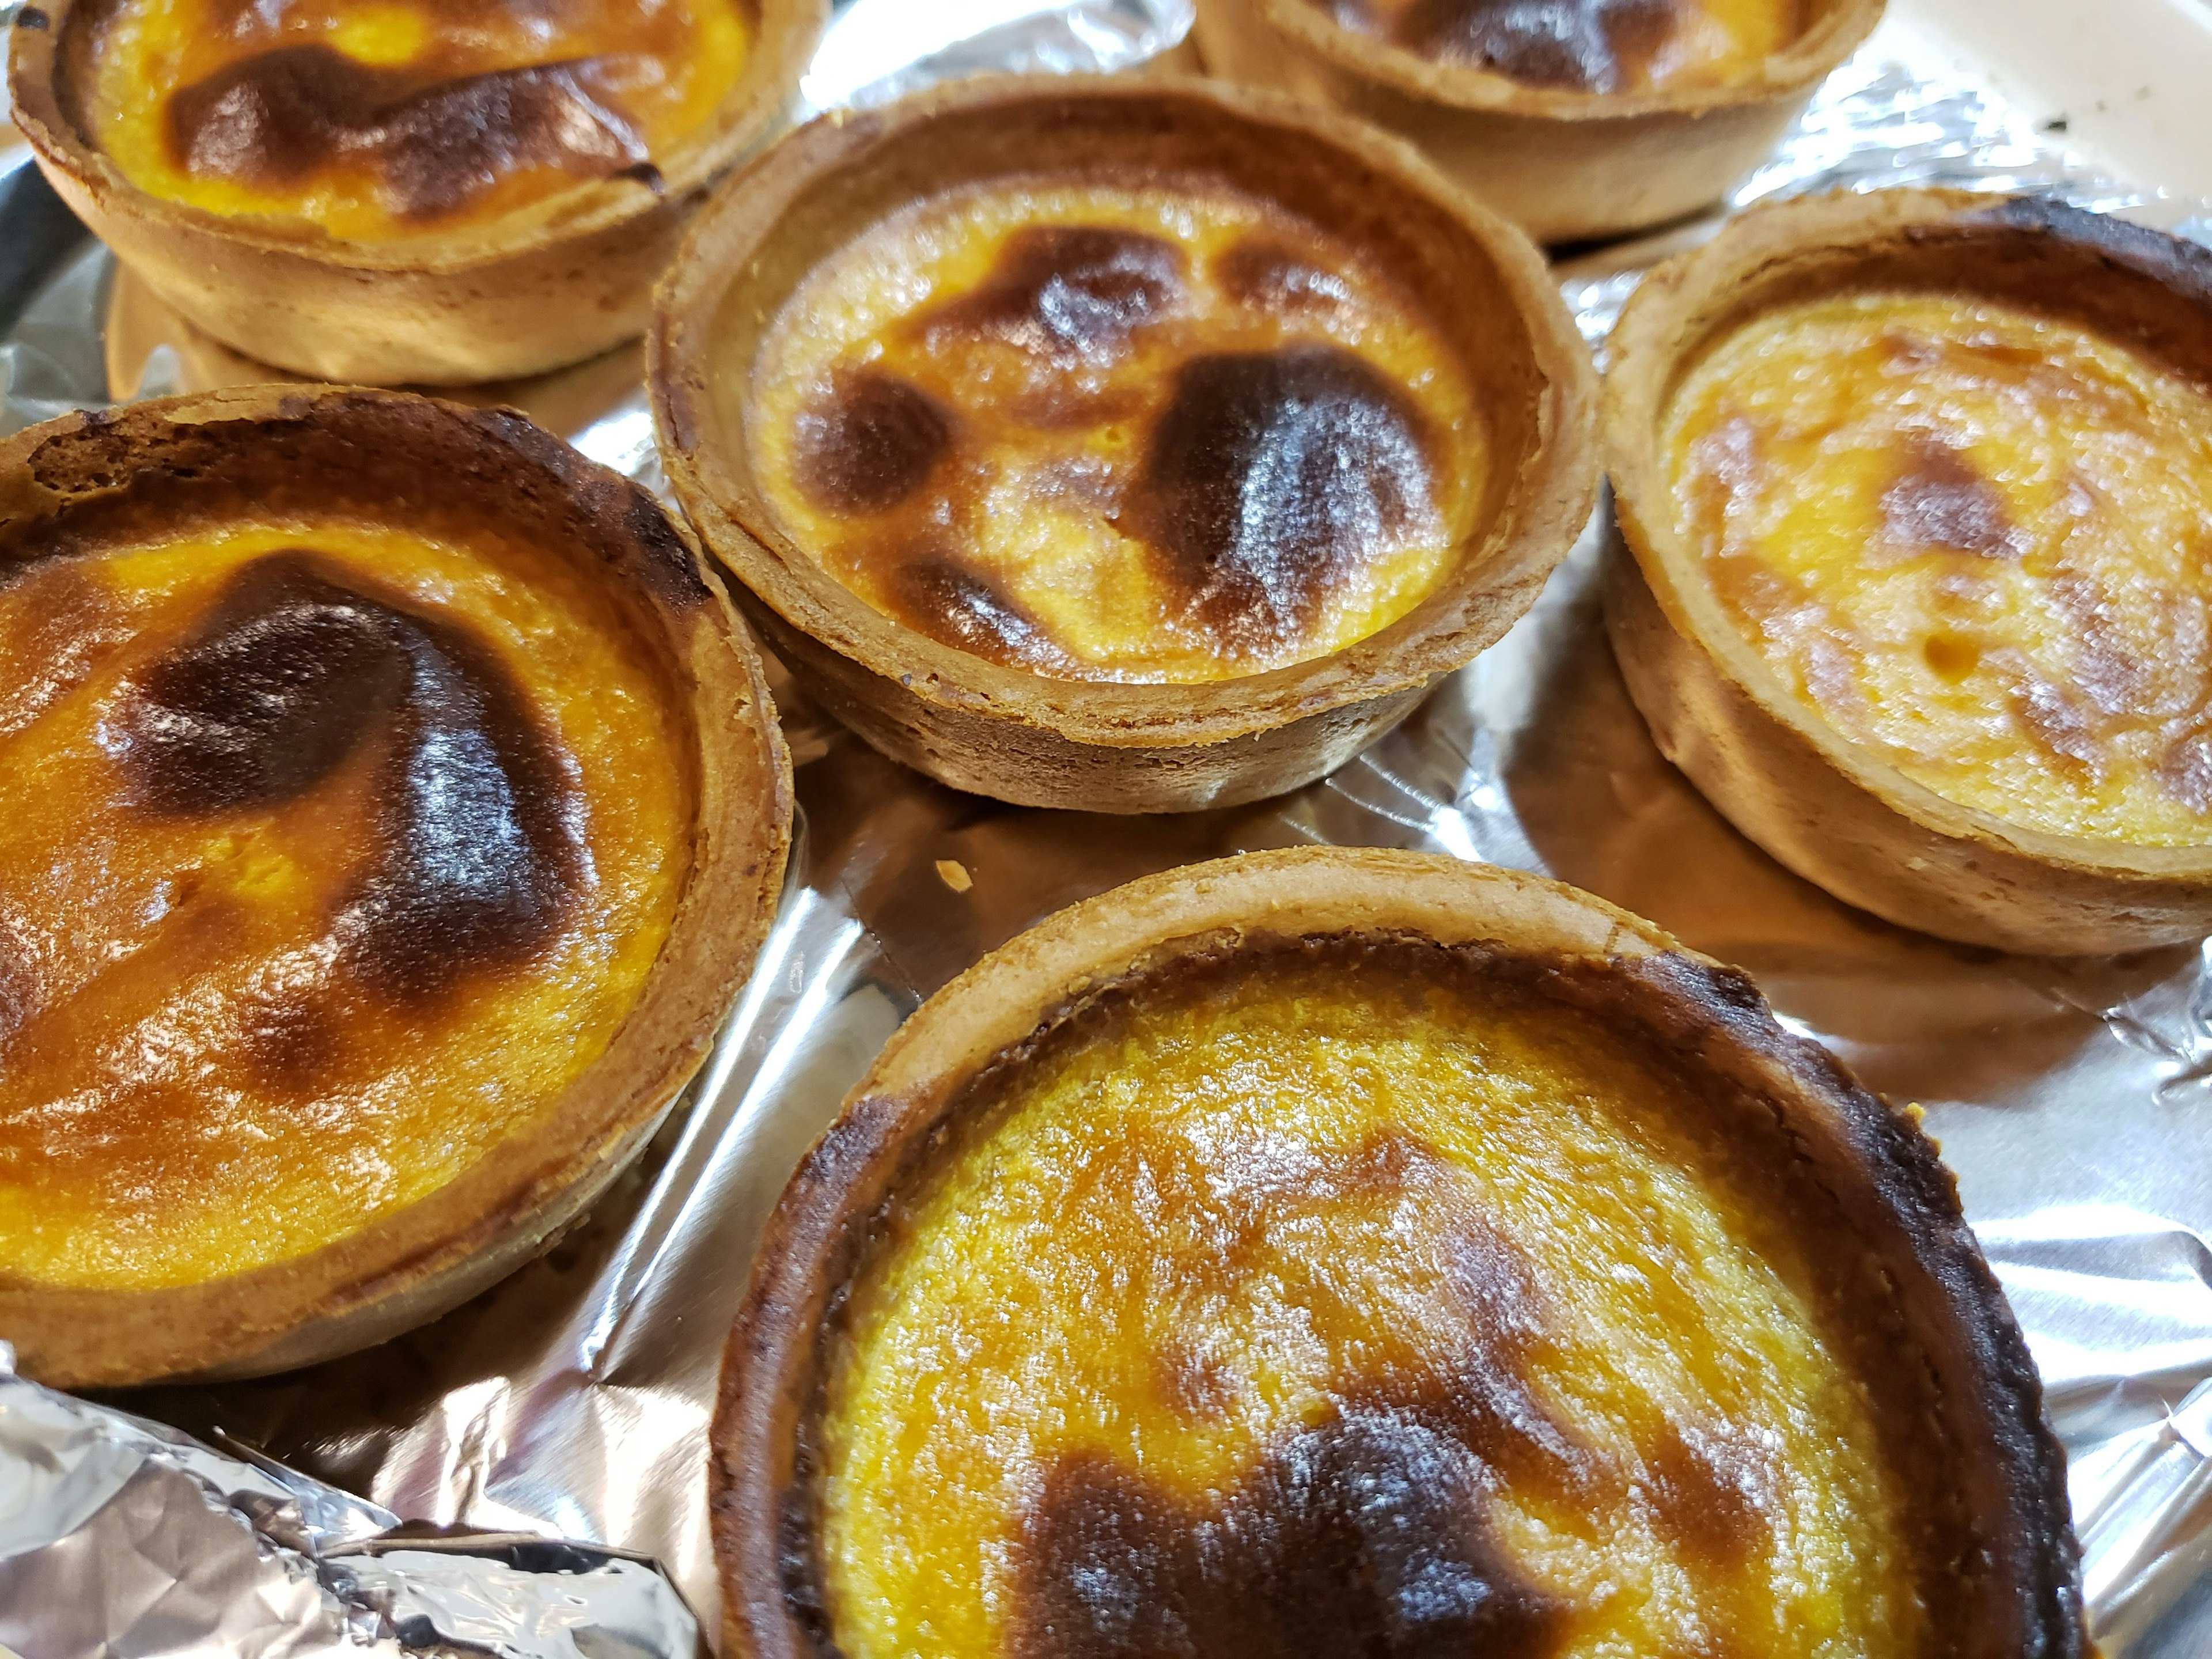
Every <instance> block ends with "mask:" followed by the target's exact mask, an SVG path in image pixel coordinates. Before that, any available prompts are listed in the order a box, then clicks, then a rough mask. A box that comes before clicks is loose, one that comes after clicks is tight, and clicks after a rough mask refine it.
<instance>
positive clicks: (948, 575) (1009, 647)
mask: <svg viewBox="0 0 2212 1659" xmlns="http://www.w3.org/2000/svg"><path fill="white" fill-rule="evenodd" d="M892 597H893V599H894V601H895V603H896V605H897V606H898V615H899V617H900V618H901V620H902V621H903V622H905V623H907V624H908V626H909V627H912V628H915V629H919V630H920V631H921V632H922V633H924V634H927V635H929V636H930V638H932V639H933V640H937V641H940V642H942V643H944V644H945V645H949V646H951V647H953V648H954V649H956V650H959V651H965V652H968V653H969V654H970V655H973V656H978V657H982V658H984V659H987V660H988V661H991V662H998V663H1005V664H1006V665H1008V666H1009V667H1019V668H1030V669H1035V670H1037V671H1041V672H1044V673H1052V672H1055V671H1057V672H1062V673H1064V672H1066V670H1067V668H1068V667H1069V666H1070V665H1069V663H1068V659H1067V653H1066V652H1064V651H1062V650H1061V649H1060V647H1059V646H1057V645H1055V644H1054V642H1053V640H1052V636H1051V635H1048V634H1047V633H1046V632H1045V631H1044V629H1042V628H1041V627H1039V626H1038V625H1037V622H1036V618H1035V617H1031V616H1030V615H1029V613H1028V612H1026V611H1024V610H1023V609H1022V608H1021V606H1020V605H1017V604H1015V603H1014V602H1013V600H1012V599H1008V598H1007V597H1006V595H1005V594H1004V593H1001V592H1000V591H999V590H998V589H997V588H996V587H994V586H992V585H991V583H990V582H989V581H988V580H987V579H986V578H984V577H982V576H981V575H979V574H976V573H975V571H973V570H969V569H966V568H963V567H962V566H961V565H960V564H959V563H958V562H956V561H955V560H952V559H950V558H946V557H944V556H939V555H933V554H923V555H922V556H920V557H918V558H916V559H915V560H913V561H912V562H909V563H908V564H907V565H905V566H903V567H902V568H901V569H900V571H899V573H898V574H897V575H896V577H895V578H894V579H893V581H892Z"/></svg>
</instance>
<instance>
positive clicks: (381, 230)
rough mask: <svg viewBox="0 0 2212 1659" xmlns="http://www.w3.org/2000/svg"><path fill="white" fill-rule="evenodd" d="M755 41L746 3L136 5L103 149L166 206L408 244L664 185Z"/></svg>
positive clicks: (104, 34)
mask: <svg viewBox="0 0 2212 1659" xmlns="http://www.w3.org/2000/svg"><path fill="white" fill-rule="evenodd" d="M751 35H752V25H751V23H750V14H749V13H748V12H747V11H746V10H745V9H744V8H743V6H742V4H741V0H122V3H120V4H119V5H118V7H117V9H116V11H115V14H114V15H112V17H110V18H109V19H108V20H107V21H105V22H104V23H103V24H102V25H101V27H100V35H99V37H98V43H97V48H96V52H95V57H94V75H93V85H92V88H91V89H90V94H89V98H88V104H89V109H88V118H89V125H90V136H91V137H92V138H93V139H94V142H95V143H97V145H98V146H99V148H100V149H102V150H103V151H105V152H106V155H108V156H109V157H110V158H111V159H112V161H114V163H115V165H116V167H118V168H119V169H120V170H121V172H122V173H123V175H124V177H125V178H126V179H129V180H130V181H131V183H132V184H134V185H137V187H138V188H139V189H141V190H143V191H147V192H148V193H149V194H150V195H154V196H158V197H164V198H166V199H167V200H170V201H173V202H179V203H183V204H186V205H188V206H191V207H195V208H198V209H202V210H205V211H207V212H210V213H214V214H219V215H222V216H225V217H230V218H245V217H257V218H261V219H265V220H270V221H273V222H279V223H283V224H289V225H291V226H295V227H301V228H306V229H307V231H309V232H310V233H311V234H312V233H315V232H319V233H321V234H327V235H329V236H331V237H334V238H337V239H339V240H346V241H355V242H370V243H374V242H388V241H395V240H404V239H405V238H408V237H411V236H418V235H422V234H428V233H433V232H451V231H453V230H455V229H458V228H467V227H471V226H477V225H483V224H489V223H490V222H492V221H495V220H498V219H502V218H505V217H507V216H509V215H513V214H517V213H520V212H523V211H525V210H532V209H535V208H538V207H540V206H541V205H543V206H544V207H545V208H546V209H547V210H549V211H550V210H551V208H552V206H553V205H554V204H553V199H552V198H555V197H559V196H560V195H562V193H563V192H565V191H569V190H571V189H573V188H574V186H575V185H578V184H580V183H582V182H585V181H586V180H589V179H600V178H605V177H607V176H609V175H611V174H614V173H624V172H631V173H636V174H637V175H638V176H641V177H649V176H650V171H649V170H650V168H651V167H652V165H653V162H654V161H656V160H658V159H659V158H660V157H662V156H664V155H666V154H667V153H668V151H669V150H670V149H671V148H672V147H673V146H675V145H677V144H678V143H682V142H683V141H684V140H685V139H686V138H688V137H690V136H691V135H692V134H693V133H695V132H696V131H699V130H700V129H701V128H702V126H703V125H705V124H706V123H707V122H708V119H709V118H711V117H712V115H713V114H714V109H715V107H716V106H717V105H719V104H720V102H721V100H723V99H724V98H725V97H726V96H727V95H728V94H729V92H730V90H731V88H733V87H734V86H735V85H736V84H737V81H738V74H739V71H740V70H742V68H743V67H744V62H745V56H746V52H747V51H748V49H749V46H750V40H751Z"/></svg>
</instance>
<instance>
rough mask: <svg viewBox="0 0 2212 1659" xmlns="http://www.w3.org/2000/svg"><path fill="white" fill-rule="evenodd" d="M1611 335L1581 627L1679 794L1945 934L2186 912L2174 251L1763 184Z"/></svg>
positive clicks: (2204, 448)
mask: <svg viewBox="0 0 2212 1659" xmlns="http://www.w3.org/2000/svg"><path fill="white" fill-rule="evenodd" d="M1614 352H1615V356H1614V360H1613V362H1614V367H1613V370H1612V373H1611V374H1610V376H1609V377H1608V381H1607V392H1606V431H1607V447H1608V453H1609V459H1610V461H1611V464H1612V470H1613V488H1614V491H1615V497H1616V501H1617V505H1618V508H1619V513H1620V526H1621V531H1622V533H1623V535H1624V537H1625V538H1626V542H1627V544H1628V546H1629V549H1630V550H1632V553H1633V555H1634V558H1633V561H1632V562H1630V561H1627V560H1623V561H1620V562H1617V564H1616V566H1615V568H1614V569H1613V574H1612V579H1611V582H1610V592H1609V594H1608V607H1609V612H1610V616H1611V619H1612V631H1613V643H1614V648H1615V650H1616V652H1617V653H1618V654H1619V656H1620V662H1621V667H1622V670H1623V671H1624V672H1625V673H1626V676H1627V678H1628V683H1629V687H1630V690H1632V692H1633V693H1634V695H1635V697H1636V700H1637V702H1638V704H1639V706H1640V707H1641V708H1643V710H1644V715H1645V717H1646V719H1647V720H1649V721H1650V725H1651V727H1652V731H1653V732H1654V734H1655V735H1656V737H1657V738H1658V741H1659V745H1660V747H1661V748H1662V750H1665V751H1666V753H1667V755H1668V757H1669V758H1670V759H1672V760H1674V762H1675V763H1676V764H1677V765H1679V766H1680V767H1681V768H1682V769H1683V770H1684V771H1685V772H1686V773H1687V774H1688V775H1689V776H1690V778H1691V780H1692V781H1693V782H1694V783H1696V784H1697V785H1698V786H1699V788H1701V789H1702V790H1703V791H1704V792H1705V794H1706V795H1707V796H1708V797H1710V798H1711V800H1712V801H1713V803H1714V805H1717V806H1718V807H1719V808H1720V810H1721V811H1723V813H1725V814H1726V815H1727V816H1728V817H1729V818H1730V819H1731V820H1733V821H1734V822H1735V824H1736V826H1737V827H1738V828H1739V829H1741V830H1742V831H1743V832H1744V833H1745V834H1746V835H1747V836H1750V837H1751V838H1752V839H1753V841H1755V842H1758V843H1759V845H1760V846H1762V847H1764V848H1765V849H1766V850H1767V851H1768V852H1769V853H1771V854H1773V855H1774V856H1775V857H1776V858H1778V859H1779V860H1781V861H1782V862H1783V863H1784V864H1786V865H1788V866H1790V868H1791V869H1793V870H1795V871H1796V872H1798V873H1799V874H1800V875H1802V876H1805V877H1807V878H1809V879H1811V880H1813V881H1815V882H1817V883H1819V884H1820V885H1822V886H1823V887H1826V889H1827V890H1829V891H1830V892H1832V893H1834V894H1835V895H1837V896H1838V897H1840V898H1843V899H1845V900H1847V901H1849V902H1851V903H1853V904H1857V905H1860V906H1862V907H1863V908H1866V909H1869V910H1871V911H1873V912H1875V914H1876V915H1881V916H1884V917H1886V918H1887V919H1888V920H1890V921H1895V922H1899V923H1901V924H1903V925H1904V926H1906V927H1917V928H1920V929H1923V931H1926V932H1929V933H1937V934H1941V935H1942V936H1944V937H1946V938H1949V939H1959V940H1962V941H1965V942H1967V943H1970V944H1976V945H1991V946H1996V947H1997V948H2000V949H2006V950H2015V951H2039V952H2049V953H2060V954H2082V953H2089V952H2104V951H2121V950H2128V949H2132V948H2136V947H2139V946H2144V945H2157V944H2165V943H2172V942H2175V941H2179V940H2185V939H2197V938H2200V937H2202V936H2203V934H2204V933H2206V932H2207V931H2208V930H2212V626H2208V624H2212V252H2208V251H2206V250H2205V249H2203V248H2200V247H2197V246H2194V245H2193V244H2190V243H2185V242H2181V241H2178V240H2173V239H2172V238H2170V237H2166V236H2163V235H2160V234H2157V233H2155V232H2152V231H2148V230H2144V229H2142V228H2138V227H2136V226H2132V225H2129V224H2125V223H2124V222H2118V221H2115V220H2111V219H2105V218H2100V217H2097V216H2093V215H2089V214H2086V213H2081V212H2079V211H2076V210H2072V209H2068V208H2063V207H2057V206H2054V205H2051V204H2047V203H2043V202H2037V201H2028V200H2016V201H2015V200H1996V201H1991V200H1990V199H1989V198H1987V197H1973V196H1969V195H1964V194H1959V193H1948V192H1939V191H1893V192H1887V193H1884V194H1881V195H1875V196H1870V197H1830V198H1826V199H1823V200H1818V201H1809V202H1802V203H1795V204H1788V205H1784V206H1780V207H1775V208H1770V209H1765V210H1760V211H1759V212H1756V213H1753V214H1750V215H1747V216H1745V217H1744V218H1743V219H1742V220H1741V221H1740V222H1737V224H1735V226H1733V227H1731V228H1729V230H1728V231H1727V232H1725V233H1724V234H1723V235H1722V236H1721V237H1720V238H1719V239H1718V240H1716V241H1715V242H1713V243H1711V245H1709V246H1707V247H1705V249H1703V250H1701V251H1699V252H1696V253H1693V254H1691V255H1689V256H1687V257H1686V258H1683V259H1681V260H1680V261H1677V262H1675V263H1674V264H1668V265H1665V266H1662V267H1661V268H1660V270H1657V271H1656V272H1655V273H1654V274H1653V276H1651V277H1650V279H1649V280H1648V281H1647V282H1646V283H1645V284H1644V288H1643V289H1642V290H1641V291H1640V292H1639V293H1638V295H1637V296H1636V298H1635V300H1634V301H1632V303H1631V305H1630V307H1629V308H1628V310H1627V312H1626V314H1625V315H1624V316H1623V317H1622V319H1621V322H1620V328H1619V330H1618V331H1617V333H1616V334H1615V337H1614Z"/></svg>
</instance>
